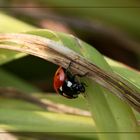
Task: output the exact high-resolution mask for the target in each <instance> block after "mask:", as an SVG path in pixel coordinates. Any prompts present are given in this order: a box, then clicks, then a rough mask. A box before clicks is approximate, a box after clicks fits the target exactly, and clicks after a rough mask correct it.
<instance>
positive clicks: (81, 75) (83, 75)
mask: <svg viewBox="0 0 140 140" xmlns="http://www.w3.org/2000/svg"><path fill="white" fill-rule="evenodd" d="M87 75H88V72H86V73H85V74H74V75H73V76H74V77H76V76H79V77H85V76H87Z"/></svg>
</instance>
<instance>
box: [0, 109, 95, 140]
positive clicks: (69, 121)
mask: <svg viewBox="0 0 140 140" xmlns="http://www.w3.org/2000/svg"><path fill="white" fill-rule="evenodd" d="M0 122H1V123H0V128H1V129H4V130H7V131H11V132H15V131H16V132H48V133H49V132H50V133H51V132H53V135H60V136H61V135H64V136H65V135H67V136H69V135H70V136H72V135H73V136H74V135H76V134H77V137H85V138H91V136H90V133H89V132H91V133H92V132H95V129H94V122H93V121H92V119H91V118H89V117H82V116H73V115H64V114H57V113H50V112H43V111H27V110H26V111H25V110H24V111H23V110H15V109H10V110H9V109H7V110H5V109H0ZM62 132H63V133H62ZM66 132H68V133H66ZM86 132H87V133H89V135H87V134H86ZM80 133H85V135H84V134H82V135H81V134H80ZM94 138H97V136H96V135H92V139H94Z"/></svg>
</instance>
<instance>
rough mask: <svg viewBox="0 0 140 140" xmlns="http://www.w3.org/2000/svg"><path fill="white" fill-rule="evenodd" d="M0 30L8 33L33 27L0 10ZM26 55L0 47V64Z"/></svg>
mask: <svg viewBox="0 0 140 140" xmlns="http://www.w3.org/2000/svg"><path fill="white" fill-rule="evenodd" d="M0 19H1V22H0V32H1V33H6V32H7V33H9V32H25V31H28V30H33V29H34V27H33V26H31V25H28V24H26V23H24V22H22V21H20V20H18V19H15V18H14V17H10V16H8V15H6V14H4V13H2V12H0ZM24 56H26V54H25V53H19V52H16V51H10V50H5V49H1V50H0V65H1V64H4V63H7V62H9V61H12V60H15V59H19V58H21V57H24Z"/></svg>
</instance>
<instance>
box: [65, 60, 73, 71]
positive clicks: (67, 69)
mask: <svg viewBox="0 0 140 140" xmlns="http://www.w3.org/2000/svg"><path fill="white" fill-rule="evenodd" d="M71 64H72V61H70V63H69V65H68V67H67V68H66V73H67V72H68V71H69V70H70V66H71Z"/></svg>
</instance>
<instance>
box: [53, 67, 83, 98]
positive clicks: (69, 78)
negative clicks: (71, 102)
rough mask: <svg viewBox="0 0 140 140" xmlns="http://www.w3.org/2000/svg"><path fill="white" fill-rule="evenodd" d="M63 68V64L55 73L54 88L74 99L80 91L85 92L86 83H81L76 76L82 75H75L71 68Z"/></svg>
mask: <svg viewBox="0 0 140 140" xmlns="http://www.w3.org/2000/svg"><path fill="white" fill-rule="evenodd" d="M68 69H69V67H68V68H67V69H64V68H62V67H61V66H60V67H59V68H58V69H57V71H56V73H55V75H54V82H53V85H54V89H55V91H56V92H57V93H59V94H60V95H62V96H64V97H66V98H69V99H73V98H77V97H78V95H79V94H80V93H84V92H85V83H81V82H79V81H78V79H77V78H76V76H80V77H81V75H78V74H75V75H73V74H72V73H71V72H70V71H69V70H68Z"/></svg>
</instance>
